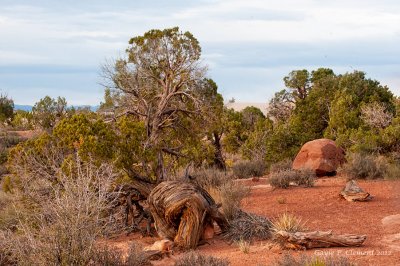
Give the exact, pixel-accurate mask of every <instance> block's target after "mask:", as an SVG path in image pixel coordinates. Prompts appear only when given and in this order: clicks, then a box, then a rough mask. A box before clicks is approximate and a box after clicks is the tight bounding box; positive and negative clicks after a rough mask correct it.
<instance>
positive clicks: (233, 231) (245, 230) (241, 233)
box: [224, 211, 272, 242]
mask: <svg viewBox="0 0 400 266" xmlns="http://www.w3.org/2000/svg"><path fill="white" fill-rule="evenodd" d="M229 225H230V226H229V229H228V231H227V232H225V233H224V237H225V238H226V239H228V240H230V241H236V242H237V241H240V240H244V241H250V240H253V239H259V240H264V239H269V238H270V237H271V226H272V224H271V221H270V220H269V219H267V218H265V217H262V216H259V215H256V214H252V213H246V212H244V211H239V212H237V214H236V215H235V216H234V218H233V219H232V220H231V221H230V222H229Z"/></svg>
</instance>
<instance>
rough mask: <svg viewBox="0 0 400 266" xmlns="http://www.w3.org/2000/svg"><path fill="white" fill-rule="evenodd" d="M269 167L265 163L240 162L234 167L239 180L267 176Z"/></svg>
mask: <svg viewBox="0 0 400 266" xmlns="http://www.w3.org/2000/svg"><path fill="white" fill-rule="evenodd" d="M266 169H267V166H266V164H265V162H264V161H260V160H257V161H240V162H237V163H236V164H235V165H233V167H232V171H233V174H234V176H236V177H237V178H250V177H259V176H263V175H264V174H265V171H266Z"/></svg>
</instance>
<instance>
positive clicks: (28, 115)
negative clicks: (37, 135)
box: [11, 110, 33, 130]
mask: <svg viewBox="0 0 400 266" xmlns="http://www.w3.org/2000/svg"><path fill="white" fill-rule="evenodd" d="M11 124H12V125H13V126H14V127H16V128H18V129H24V130H29V129H33V115H32V112H27V111H23V110H17V111H16V112H15V113H14V117H13V119H12V121H11Z"/></svg>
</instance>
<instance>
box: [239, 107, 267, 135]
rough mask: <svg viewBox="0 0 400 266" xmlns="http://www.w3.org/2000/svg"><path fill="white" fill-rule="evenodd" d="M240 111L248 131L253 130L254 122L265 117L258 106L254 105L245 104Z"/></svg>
mask: <svg viewBox="0 0 400 266" xmlns="http://www.w3.org/2000/svg"><path fill="white" fill-rule="evenodd" d="M241 113H242V120H243V124H244V126H245V127H246V129H247V130H249V131H253V130H254V129H255V126H256V124H257V123H258V122H259V121H262V120H264V119H265V115H264V113H263V112H262V111H261V110H260V108H257V107H254V106H247V107H246V108H244V109H243V110H242V111H241Z"/></svg>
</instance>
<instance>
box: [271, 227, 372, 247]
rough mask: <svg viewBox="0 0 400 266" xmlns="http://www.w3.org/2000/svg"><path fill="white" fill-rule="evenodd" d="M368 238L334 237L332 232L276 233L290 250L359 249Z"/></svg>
mask: <svg viewBox="0 0 400 266" xmlns="http://www.w3.org/2000/svg"><path fill="white" fill-rule="evenodd" d="M366 238H367V236H366V235H353V234H345V235H333V234H332V231H327V232H320V231H314V232H296V233H290V232H286V231H278V232H276V233H275V239H276V240H277V241H278V242H279V243H280V244H281V246H282V247H284V248H288V249H311V248H329V247H358V246H361V245H362V244H363V243H364V241H365V239H366Z"/></svg>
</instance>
